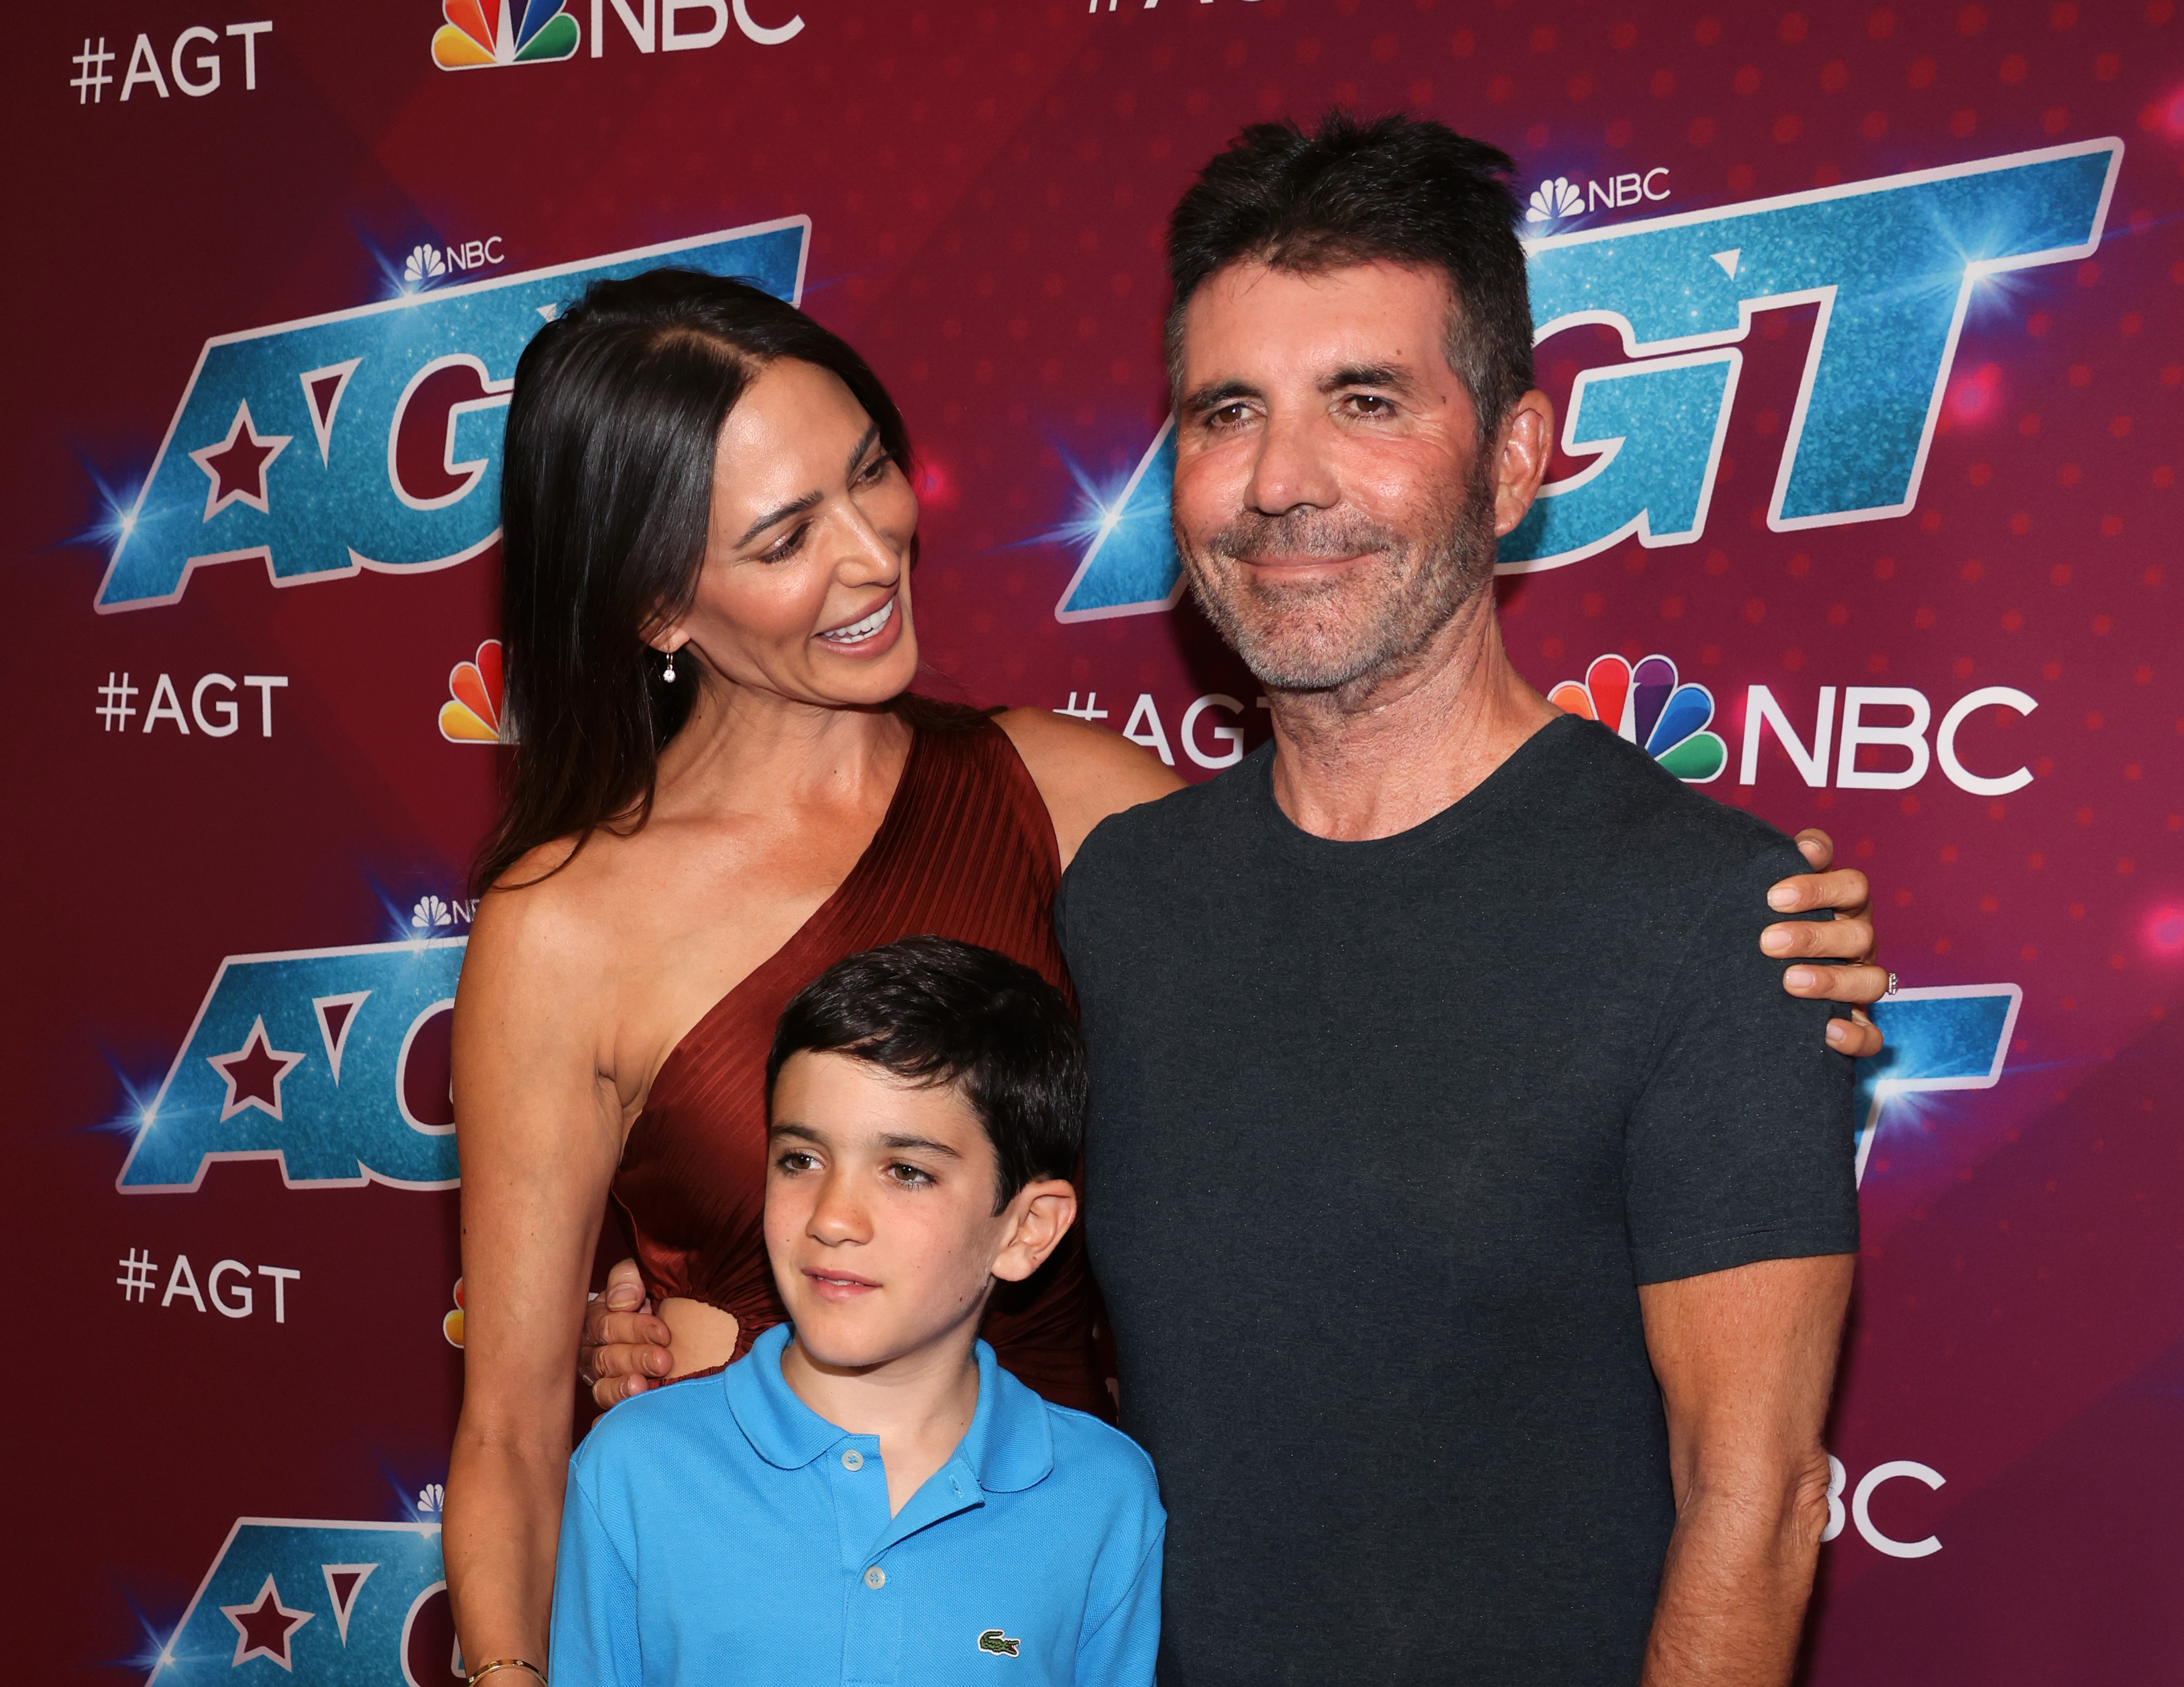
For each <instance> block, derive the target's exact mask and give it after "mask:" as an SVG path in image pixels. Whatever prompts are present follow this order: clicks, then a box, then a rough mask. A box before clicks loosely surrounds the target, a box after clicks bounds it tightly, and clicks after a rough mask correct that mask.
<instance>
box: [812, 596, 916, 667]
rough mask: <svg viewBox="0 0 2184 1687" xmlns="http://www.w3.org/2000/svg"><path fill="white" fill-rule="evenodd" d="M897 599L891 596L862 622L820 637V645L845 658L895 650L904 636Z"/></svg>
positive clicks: (838, 627) (852, 622) (831, 630)
mask: <svg viewBox="0 0 2184 1687" xmlns="http://www.w3.org/2000/svg"><path fill="white" fill-rule="evenodd" d="M896 596H897V593H894V592H890V593H888V595H887V599H886V601H885V602H883V604H881V605H880V606H879V607H878V608H877V609H876V610H873V611H872V613H871V614H870V615H866V616H865V617H864V618H863V619H862V620H861V621H851V622H850V624H849V625H848V626H837V627H830V628H829V629H827V631H826V632H822V633H820V634H818V635H817V637H818V638H819V640H820V642H821V643H824V644H825V645H826V646H827V649H830V650H834V651H838V652H839V653H840V654H843V655H845V656H877V655H879V654H882V653H883V652H884V651H887V650H889V649H893V648H894V642H895V640H896V639H897V638H898V637H900V636H901V630H900V624H899V622H898V621H897V619H896V616H895V612H894V610H895V599H896Z"/></svg>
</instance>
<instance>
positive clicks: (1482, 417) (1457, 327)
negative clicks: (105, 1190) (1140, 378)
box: [1167, 110, 1532, 439]
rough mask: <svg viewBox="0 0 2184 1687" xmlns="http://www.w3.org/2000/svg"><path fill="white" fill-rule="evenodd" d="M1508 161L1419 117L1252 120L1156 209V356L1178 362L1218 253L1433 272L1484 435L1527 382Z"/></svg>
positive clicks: (1276, 263)
mask: <svg viewBox="0 0 2184 1687" xmlns="http://www.w3.org/2000/svg"><path fill="white" fill-rule="evenodd" d="M1515 169H1516V165H1515V164H1514V163H1513V162H1512V160H1511V159H1510V158H1509V155H1508V154H1507V153H1504V152H1502V151H1501V150H1500V149H1498V148H1494V147H1490V146H1488V145H1487V144H1486V143H1485V142H1484V141H1474V140H1471V139H1469V138H1468V137H1466V136H1462V135H1459V134H1457V132H1456V131H1454V130H1452V129H1451V128H1449V127H1448V126H1447V125H1446V124H1441V123H1436V122H1435V121H1433V120H1431V119H1430V118H1423V117H1408V116H1405V115H1403V114H1401V113H1397V114H1393V115H1390V116H1387V117H1381V118H1376V119H1374V120H1373V121H1371V122H1360V121H1359V120H1357V119H1356V118H1354V117H1352V116H1351V115H1350V114H1348V113H1346V112H1343V111H1339V110H1337V111H1330V112H1329V113H1328V114H1327V115H1326V116H1324V117H1323V118H1322V119H1321V120H1320V122H1319V127H1318V129H1317V130H1316V131H1313V132H1312V134H1310V135H1307V134H1306V133H1305V132H1304V131H1302V130H1301V129H1300V128H1299V127H1298V126H1297V125H1295V123H1294V122H1288V121H1284V122H1281V123H1254V124H1252V125H1251V126H1250V127H1248V128H1246V129H1244V130H1242V131H1240V132H1239V133H1238V135H1237V136H1236V138H1235V139H1234V140H1233V141H1231V142H1229V146H1228V148H1227V150H1226V151H1224V152H1223V153H1221V154H1220V156H1219V157H1217V158H1216V159H1214V160H1213V161H1212V163H1211V164H1207V165H1206V168H1205V169H1204V170H1201V171H1199V173H1198V180H1197V181H1194V182H1193V183H1192V184H1191V185H1190V187H1189V188H1188V189H1187V190H1186V191H1185V192H1184V196H1183V198H1182V199H1181V200H1180V201H1178V203H1177V205H1176V208H1175V214H1174V215H1173V216H1172V217H1170V218H1169V219H1168V225H1167V273H1168V280H1169V281H1172V282H1173V284H1174V287H1175V302H1174V303H1173V304H1172V305H1170V306H1169V307H1168V316H1167V360H1168V371H1169V374H1170V376H1171V378H1172V379H1173V380H1175V381H1180V380H1181V378H1182V369H1183V356H1182V354H1183V314H1184V309H1185V307H1187V306H1188V305H1189V304H1190V298H1191V295H1192V294H1193V293H1195V292H1197V291H1198V289H1199V287H1200V286H1201V283H1203V282H1204V281H1206V280H1207V279H1208V278H1209V277H1211V276H1213V275H1215V274H1216V273H1217V272H1218V271H1220V270H1224V269H1226V268H1227V267H1228V266H1229V264H1235V263H1240V262H1251V263H1259V264H1268V265H1269V266H1270V267H1272V268H1273V269H1276V270H1291V271H1295V272H1299V273H1301V274H1306V275H1312V274H1317V273H1319V272H1322V271H1324V270H1333V269H1338V268H1341V267H1343V266H1346V265H1348V264H1369V263H1373V262H1387V263H1393V264H1409V265H1412V266H1414V267H1417V268H1420V269H1435V270H1440V271H1441V273H1442V274H1444V275H1446V276H1447V277H1448V282H1449V287H1450V288H1451V291H1452V292H1454V294H1455V296H1456V310H1455V312H1454V315H1452V317H1451V320H1450V323H1449V333H1448V360H1449V365H1450V367H1451V368H1452V369H1454V370H1456V372H1457V375H1458V376H1461V377H1463V383H1464V385H1465V386H1466V387H1468V388H1469V389H1470V393H1471V402H1472V404H1473V406H1474V409H1477V411H1478V412H1479V437H1480V438H1482V439H1489V438H1491V437H1493V435H1494V433H1495V431H1496V430H1497V429H1498V428H1499V427H1500V426H1501V425H1502V419H1503V418H1504V417H1505V416H1507V415H1508V413H1509V410H1510V408H1511V407H1512V406H1513V405H1514V404H1516V402H1517V400H1518V398H1522V397H1523V396H1524V393H1525V391H1526V390H1527V389H1528V388H1529V387H1530V386H1531V384H1532V304H1531V298H1530V295H1529V292H1527V291H1526V289H1525V284H1524V248H1523V247H1522V246H1521V245H1519V244H1518V240H1517V217H1518V203H1517V196H1516V194H1515V193H1514V192H1512V191H1511V189H1510V187H1509V177H1510V175H1512V173H1513V171H1514V170H1515Z"/></svg>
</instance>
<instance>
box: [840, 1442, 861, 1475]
mask: <svg viewBox="0 0 2184 1687" xmlns="http://www.w3.org/2000/svg"><path fill="white" fill-rule="evenodd" d="M864 1467H865V1456H864V1455H863V1454H862V1453H861V1452H859V1451H858V1450H856V1449H855V1447H852V1448H850V1450H849V1451H847V1452H846V1453H844V1454H843V1455H842V1468H843V1469H844V1470H862V1469H863V1468H864Z"/></svg>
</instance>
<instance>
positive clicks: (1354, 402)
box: [1350, 393, 1396, 416]
mask: <svg viewBox="0 0 2184 1687" xmlns="http://www.w3.org/2000/svg"><path fill="white" fill-rule="evenodd" d="M1350 408H1351V410H1352V411H1354V412H1355V413H1356V414H1357V415H1361V416H1391V415H1395V413H1396V407H1395V406H1394V405H1393V404H1390V403H1389V402H1388V401H1387V400H1386V399H1385V398H1381V397H1380V396H1379V394H1378V393H1351V395H1350Z"/></svg>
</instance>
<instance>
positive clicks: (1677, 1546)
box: [1638, 1254, 1856, 1687]
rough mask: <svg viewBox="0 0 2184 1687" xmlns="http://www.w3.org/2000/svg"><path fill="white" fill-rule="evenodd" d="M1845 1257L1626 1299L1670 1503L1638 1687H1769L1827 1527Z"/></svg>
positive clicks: (1791, 1656)
mask: <svg viewBox="0 0 2184 1687" xmlns="http://www.w3.org/2000/svg"><path fill="white" fill-rule="evenodd" d="M1855 1259H1856V1256H1854V1255H1851V1254H1830V1255H1825V1256H1821V1257H1819V1258H1816V1259H1795V1260H1763V1261H1759V1262H1758V1263H1757V1264H1753V1265H1747V1266H1738V1267H1735V1268H1733V1269H1731V1270H1729V1271H1718V1272H1708V1273H1707V1274H1706V1275H1704V1276H1702V1277H1687V1278H1679V1279H1677V1280H1675V1281H1674V1282H1669V1283H1651V1284H1648V1285H1646V1286H1645V1287H1643V1288H1641V1289H1639V1291H1638V1300H1639V1306H1640V1310H1641V1312H1642V1313H1643V1315H1644V1317H1645V1321H1646V1350H1647V1351H1648V1353H1650V1354H1651V1355H1652V1361H1653V1373H1654V1375H1655V1376H1656V1377H1657V1378H1658V1379H1659V1381H1660V1384H1661V1398H1662V1400H1663V1405H1664V1406H1665V1407H1666V1408H1667V1411H1668V1419H1669V1475H1670V1478H1671V1480H1672V1482H1673V1483H1674V1489H1675V1496H1676V1527H1675V1533H1674V1534H1673V1535H1672V1536H1671V1537H1670V1538H1669V1556H1668V1562H1667V1563H1666V1564H1665V1566H1664V1567H1663V1570H1662V1573H1661V1592H1660V1597H1659V1599H1658V1601H1657V1602H1656V1604H1655V1606H1654V1607H1653V1632H1652V1638H1651V1639H1650V1640H1648V1641H1647V1642H1646V1668H1645V1672H1644V1674H1643V1675H1642V1677H1641V1687H1780V1684H1783V1683H1786V1682H1787V1681H1788V1680H1789V1679H1790V1673H1791V1668H1792V1666H1793V1665H1794V1663H1795V1662H1796V1659H1797V1634H1798V1630H1799V1629H1800V1627H1801V1626H1802V1623H1803V1622H1804V1616H1805V1603H1806V1601H1807V1600H1808V1599H1809V1598H1810V1597H1811V1596H1812V1591H1813V1573H1814V1569H1815V1568H1816V1567H1817V1566H1818V1564H1819V1551H1820V1531H1821V1530H1822V1529H1823V1528H1825V1527H1826V1525H1827V1517H1828V1456H1827V1453H1826V1451H1825V1450H1824V1449H1823V1448H1822V1446H1821V1445H1820V1430H1821V1426H1822V1424H1823V1423H1825V1420H1826V1417H1827V1411H1828V1394H1829V1390H1830V1387H1831V1386H1832V1384H1833V1383H1834V1380H1835V1367H1836V1347H1837V1345H1838V1344H1839V1343H1840V1341H1841V1337H1842V1325H1843V1315H1844V1312H1845V1311H1846V1310H1847V1307H1848V1306H1849V1302H1850V1285H1851V1271H1852V1267H1853V1263H1854V1262H1855Z"/></svg>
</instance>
